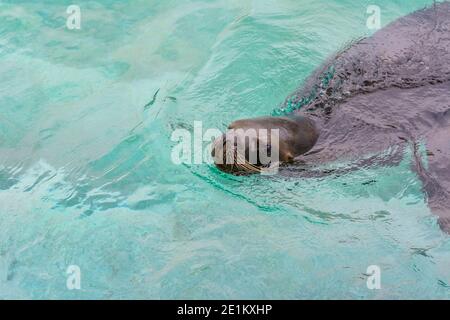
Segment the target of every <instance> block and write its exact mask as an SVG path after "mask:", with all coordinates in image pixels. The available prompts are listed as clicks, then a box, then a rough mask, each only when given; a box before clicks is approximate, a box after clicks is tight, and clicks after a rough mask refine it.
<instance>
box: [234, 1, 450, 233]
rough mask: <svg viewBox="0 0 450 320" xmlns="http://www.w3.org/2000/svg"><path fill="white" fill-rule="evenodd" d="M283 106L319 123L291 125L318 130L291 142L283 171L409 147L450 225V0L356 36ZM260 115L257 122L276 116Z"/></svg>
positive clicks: (387, 161) (397, 153)
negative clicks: (290, 159)
mask: <svg viewBox="0 0 450 320" xmlns="http://www.w3.org/2000/svg"><path fill="white" fill-rule="evenodd" d="M325 77H326V79H327V81H323V79H324V78H325ZM284 106H285V107H286V108H287V107H288V106H298V107H299V108H298V110H296V111H294V112H293V114H292V115H293V116H294V117H300V118H304V119H309V120H310V121H313V122H314V129H310V128H312V127H307V126H305V123H301V122H298V123H297V125H298V126H299V128H302V129H298V128H297V129H295V128H294V129H293V128H292V127H291V128H289V129H288V130H290V131H298V130H300V131H301V130H303V131H304V132H306V133H312V132H314V134H317V135H318V137H317V139H315V141H314V144H313V145H311V140H310V139H309V138H308V137H307V134H306V135H305V143H303V145H306V146H308V148H300V147H294V149H295V150H297V152H295V157H294V158H295V159H294V163H292V164H290V165H287V166H286V168H285V170H282V171H281V173H280V174H285V175H289V176H293V175H298V176H299V177H305V176H308V171H307V170H306V171H305V170H304V169H302V167H304V166H305V164H306V165H307V167H309V166H311V165H316V164H320V163H330V162H334V161H345V160H358V159H362V158H364V159H365V160H364V161H372V162H374V163H376V164H379V165H395V164H396V163H398V162H399V161H400V160H401V158H402V156H403V149H404V148H405V147H407V146H409V147H412V149H413V150H414V153H415V154H414V158H415V164H414V166H413V169H414V170H415V172H416V173H417V174H418V176H419V177H420V179H421V180H422V182H423V189H424V191H425V193H426V195H427V199H428V203H429V206H430V208H431V210H432V211H433V212H434V213H435V214H437V215H438V217H439V223H440V225H441V227H442V228H443V229H444V230H446V231H447V232H450V3H448V2H444V3H440V4H435V5H433V6H432V7H430V8H426V9H423V10H420V11H417V12H415V13H413V14H410V15H408V16H406V17H403V18H400V19H398V20H396V21H395V22H393V23H391V24H390V25H388V26H387V27H385V28H383V29H381V30H380V31H378V32H376V33H375V34H374V35H373V36H371V37H369V38H366V39H362V40H360V41H357V42H355V43H354V44H352V45H351V46H350V47H349V48H348V49H346V50H344V51H342V52H339V53H338V54H337V55H336V56H334V57H333V58H332V59H330V60H329V61H328V62H326V63H325V64H324V65H323V66H322V67H321V68H319V69H318V70H317V72H316V73H314V74H313V75H312V76H311V77H310V78H309V79H307V81H306V82H305V84H304V85H303V87H302V88H300V89H299V90H297V91H296V92H294V93H293V94H292V95H291V96H290V97H288V99H287V100H286V102H285V104H284ZM255 120H256V122H257V123H258V126H259V127H264V126H265V123H267V124H269V123H271V122H273V120H271V119H270V117H269V118H265V119H261V120H259V121H258V120H257V119H255ZM246 121H247V122H248V121H249V120H246ZM235 123H237V124H239V121H237V122H235ZM237 126H239V125H237ZM297 137H298V139H299V140H302V139H303V138H302V136H301V135H299V136H297ZM420 144H423V145H424V146H425V148H426V150H427V152H426V153H427V159H426V161H424V159H423V157H421V156H420V154H419V151H418V150H419V149H420V148H419V147H418V146H419V145H420ZM290 145H291V146H292V145H294V144H292V143H290ZM298 145H302V143H299V144H296V146H298ZM291 149H292V147H291ZM306 149H308V151H305V150H306ZM387 151H388V152H387ZM386 152H387V154H388V156H383V157H379V155H380V154H382V153H383V154H384V155H386ZM368 156H369V157H368ZM367 159H371V160H367ZM424 162H427V163H424ZM298 169H300V170H298Z"/></svg>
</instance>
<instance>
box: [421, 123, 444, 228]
mask: <svg viewBox="0 0 450 320" xmlns="http://www.w3.org/2000/svg"><path fill="white" fill-rule="evenodd" d="M448 120H450V119H448ZM448 122H449V123H447V124H444V125H440V126H438V127H435V128H433V129H431V130H430V132H429V133H428V134H427V137H426V147H427V156H428V165H427V167H425V166H424V164H423V162H422V161H421V160H420V158H419V157H417V155H416V172H417V174H418V176H419V177H420V179H421V180H422V183H423V189H424V191H425V193H426V195H427V200H428V206H429V207H430V209H431V211H432V212H433V214H435V215H437V216H438V218H439V220H438V222H439V225H440V227H441V229H442V230H443V231H445V232H447V233H449V234H450V140H449V138H450V121H448Z"/></svg>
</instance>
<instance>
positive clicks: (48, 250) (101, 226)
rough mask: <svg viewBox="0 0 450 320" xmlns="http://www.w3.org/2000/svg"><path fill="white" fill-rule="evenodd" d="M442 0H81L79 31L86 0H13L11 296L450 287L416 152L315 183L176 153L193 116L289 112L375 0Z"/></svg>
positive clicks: (406, 8)
mask: <svg viewBox="0 0 450 320" xmlns="http://www.w3.org/2000/svg"><path fill="white" fill-rule="evenodd" d="M374 2H376V3H374ZM430 2H432V1H424V0H423V1H419V0H414V1H412V0H408V1H406V0H403V1H388V0H383V1H381V0H377V1H373V2H372V1H348V0H345V1H343V0H339V1H338V0H334V1H330V0H321V1H318V0H310V1H309V0H308V1H307V0H301V1H300V0H297V1H295V0H279V1H273V0H254V1H245V0H239V1H237V0H236V1H233V0H232V1H230V0H227V1H225V0H222V1H219V0H217V1H194V0H191V1H169V0H165V1H148V0H145V1H144V0H134V1H112V0H111V1H81V0H80V1H78V4H79V6H80V8H81V29H80V30H68V29H67V28H66V19H67V14H66V8H67V6H68V5H70V4H74V3H73V1H72V0H71V1H63V0H61V1H56V0H55V1H50V0H47V1H31V0H30V1H19V0H15V1H5V0H1V2H0V74H1V77H0V110H1V113H0V298H35V299H43V298H51V299H55V298H65V299H91V298H101V299H110V298H119V299H127V298H138V299H145V298H151V299H160V298H165V299H171V298H192V299H200V298H214V299H219V298H220V299H232V298H233V299H244V298H255V299H260V298H268V299H272V298H273V299H275V298H276V299H296V298H312V299H323V298H339V299H340V298H357V299H363V298H365V299H388V298H394V299H395V298H408V299H415V298H439V299H441V298H450V268H449V267H448V266H449V265H450V238H449V237H448V236H447V235H445V234H443V233H442V232H441V230H440V229H439V227H438V225H437V222H436V219H435V217H434V216H432V215H431V213H430V211H429V209H428V208H427V205H426V203H425V196H424V194H423V193H422V191H421V182H420V180H419V179H418V178H417V177H416V176H415V174H414V173H413V172H412V171H411V168H410V164H411V161H412V160H411V156H410V154H409V153H408V152H407V153H406V154H405V158H404V160H403V161H402V163H401V164H400V165H399V166H396V167H369V168H363V169H361V170H358V171H353V172H351V173H348V174H346V175H343V176H328V177H325V178H315V179H313V178H311V179H300V180H299V179H286V178H280V177H262V176H254V177H247V178H243V177H232V176H228V175H225V174H223V173H220V172H219V171H218V170H217V169H215V168H214V167H213V166H212V165H210V164H199V165H188V164H185V165H175V164H174V163H173V162H172V161H171V152H172V147H173V146H174V142H172V141H171V139H170V137H171V134H172V132H173V130H174V129H176V128H186V129H188V130H192V128H193V124H194V121H202V122H203V127H204V128H219V129H224V128H225V126H226V124H227V123H229V122H231V121H232V120H235V119H238V118H243V117H254V116H259V115H268V114H271V113H272V112H273V111H274V110H275V109H276V108H277V107H278V106H279V105H280V104H281V103H282V102H283V100H284V99H285V97H286V96H288V95H289V94H290V93H291V92H292V91H293V90H295V89H296V88H297V87H298V86H299V85H300V84H301V83H302V81H303V80H304V79H305V78H306V77H307V76H308V75H309V74H310V73H311V72H312V71H313V70H314V69H316V68H317V67H318V66H320V64H321V63H322V62H323V61H324V60H325V59H326V58H327V57H328V56H329V55H330V54H332V53H333V52H335V51H337V50H339V49H341V48H342V47H344V46H345V44H346V43H349V42H350V41H351V40H353V39H356V38H359V37H361V36H365V35H369V34H370V33H371V32H372V31H371V30H368V28H367V27H366V19H367V18H368V15H367V13H366V8H367V6H368V5H369V4H377V5H378V6H379V7H380V8H381V18H382V25H386V24H387V23H388V22H390V21H392V20H394V19H396V18H397V17H400V16H403V15H405V14H408V13H409V12H412V11H414V10H415V9H418V8H422V7H423V6H425V5H426V4H429V3H430ZM158 89H159V91H158V94H156V95H155V93H156V92H157V90H158ZM154 96H155V99H154V101H153V97H154ZM149 102H150V103H149ZM145 105H148V106H147V107H146V108H144V106H145ZM71 265H76V266H78V267H79V268H80V271H81V274H80V281H81V288H80V290H76V289H75V290H69V289H68V287H67V286H66V281H67V278H68V275H67V273H66V271H67V268H68V267H69V266H71ZM370 265H377V266H379V267H380V269H381V289H380V290H369V289H368V288H367V285H366V281H367V275H366V271H367V267H368V266H370Z"/></svg>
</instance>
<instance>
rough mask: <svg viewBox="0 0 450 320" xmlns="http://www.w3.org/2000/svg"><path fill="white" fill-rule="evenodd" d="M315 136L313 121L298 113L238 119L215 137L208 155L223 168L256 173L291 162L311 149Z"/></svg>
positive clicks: (240, 172)
mask: <svg viewBox="0 0 450 320" xmlns="http://www.w3.org/2000/svg"><path fill="white" fill-rule="evenodd" d="M318 137H319V132H318V129H317V127H316V125H315V123H314V121H313V120H311V119H309V118H307V117H303V116H299V115H290V116H286V117H261V118H254V119H243V120H237V121H235V122H233V123H231V124H230V125H229V126H228V130H227V132H226V133H225V134H224V135H222V136H221V137H219V138H217V139H216V140H215V141H214V143H213V147H212V152H211V155H212V157H213V159H214V163H215V165H216V166H217V167H218V168H219V169H220V170H222V171H224V172H228V173H233V174H246V173H247V174H248V173H256V172H261V170H262V169H264V168H269V167H270V166H273V165H278V164H279V163H286V162H291V161H292V160H293V159H294V158H296V157H298V156H300V155H302V154H304V153H306V152H308V151H309V150H311V149H312V147H313V146H314V144H315V143H316V142H317V140H318Z"/></svg>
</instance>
